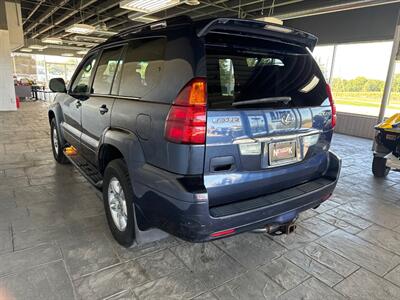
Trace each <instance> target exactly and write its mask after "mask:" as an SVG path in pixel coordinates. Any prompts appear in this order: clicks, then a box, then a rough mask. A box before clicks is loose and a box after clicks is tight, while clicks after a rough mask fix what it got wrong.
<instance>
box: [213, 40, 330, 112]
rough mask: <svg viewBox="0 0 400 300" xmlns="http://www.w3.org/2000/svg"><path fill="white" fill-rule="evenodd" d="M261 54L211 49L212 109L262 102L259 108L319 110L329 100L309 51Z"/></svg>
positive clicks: (225, 48)
mask: <svg viewBox="0 0 400 300" xmlns="http://www.w3.org/2000/svg"><path fill="white" fill-rule="evenodd" d="M282 50H285V49H282V47H280V48H279V49H269V48H266V49H258V51H254V52H253V51H246V50H237V49H234V48H233V47H232V48H231V47H208V48H207V49H206V51H207V54H206V60H207V77H208V78H207V79H208V81H207V85H208V105H209V107H211V108H232V107H234V106H235V105H233V104H234V103H235V102H242V103H241V104H244V103H245V102H246V101H250V100H262V99H264V100H265V99H270V100H273V99H290V101H283V102H280V101H277V102H274V101H271V102H268V104H265V102H264V104H260V106H272V107H273V106H288V107H290V106H296V107H300V106H318V105H321V103H323V102H324V100H325V99H326V98H327V94H326V86H325V81H324V79H323V75H322V74H321V71H320V69H319V68H318V65H317V64H316V63H315V61H314V59H313V58H312V56H311V55H310V54H309V53H308V52H307V51H305V50H304V51H298V52H295V51H293V49H291V51H282Z"/></svg>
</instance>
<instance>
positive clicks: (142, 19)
mask: <svg viewBox="0 0 400 300" xmlns="http://www.w3.org/2000/svg"><path fill="white" fill-rule="evenodd" d="M128 18H129V19H131V20H132V21H136V22H141V23H151V22H156V21H159V20H160V19H159V18H157V17H150V16H139V17H137V14H136V13H131V14H129V15H128Z"/></svg>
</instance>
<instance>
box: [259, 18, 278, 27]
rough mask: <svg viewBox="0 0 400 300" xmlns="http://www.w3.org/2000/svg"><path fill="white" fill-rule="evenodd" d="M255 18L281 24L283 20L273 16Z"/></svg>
mask: <svg viewBox="0 0 400 300" xmlns="http://www.w3.org/2000/svg"><path fill="white" fill-rule="evenodd" d="M257 20H259V21H263V22H267V23H271V24H277V25H283V21H282V20H281V19H279V18H275V17H263V18H258V19H257Z"/></svg>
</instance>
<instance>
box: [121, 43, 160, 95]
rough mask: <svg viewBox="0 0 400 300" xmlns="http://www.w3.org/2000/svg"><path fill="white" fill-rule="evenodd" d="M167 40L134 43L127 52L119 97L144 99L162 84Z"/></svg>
mask: <svg viewBox="0 0 400 300" xmlns="http://www.w3.org/2000/svg"><path fill="white" fill-rule="evenodd" d="M165 46H166V39H164V38H159V39H145V40H136V41H133V42H132V43H131V44H130V45H129V47H128V49H127V52H126V57H125V62H124V65H123V70H122V76H121V84H120V90H119V95H121V96H128V97H138V98H143V97H145V95H146V94H148V93H149V92H150V91H151V90H152V89H154V87H155V86H156V85H157V84H158V83H159V82H160V80H161V75H162V72H163V70H164V52H165Z"/></svg>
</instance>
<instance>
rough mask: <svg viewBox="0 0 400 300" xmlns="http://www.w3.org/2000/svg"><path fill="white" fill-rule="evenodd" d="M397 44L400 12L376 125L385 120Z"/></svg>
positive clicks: (399, 29) (399, 31)
mask: <svg viewBox="0 0 400 300" xmlns="http://www.w3.org/2000/svg"><path fill="white" fill-rule="evenodd" d="M399 43H400V10H399V12H398V17H397V23H396V29H395V32H394V37H393V47H392V54H391V55H390V62H389V69H388V72H387V76H386V83H385V89H384V90H383V96H382V102H381V108H380V111H379V117H378V123H381V122H382V121H383V119H384V118H385V112H386V106H387V104H388V103H389V98H390V93H391V90H392V82H393V76H394V71H395V68H396V58H397V54H398V52H399Z"/></svg>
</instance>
